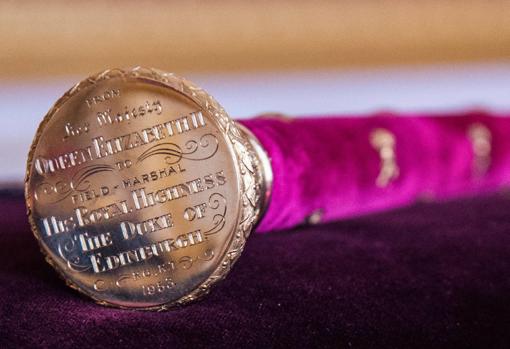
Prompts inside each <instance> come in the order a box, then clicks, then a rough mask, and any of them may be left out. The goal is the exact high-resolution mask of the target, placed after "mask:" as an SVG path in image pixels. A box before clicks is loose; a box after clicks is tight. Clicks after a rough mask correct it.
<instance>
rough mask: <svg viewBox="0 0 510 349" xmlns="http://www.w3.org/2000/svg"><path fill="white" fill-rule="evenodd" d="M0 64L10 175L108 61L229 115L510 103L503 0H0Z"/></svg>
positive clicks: (2, 164) (505, 106)
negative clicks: (62, 104)
mask: <svg viewBox="0 0 510 349" xmlns="http://www.w3.org/2000/svg"><path fill="white" fill-rule="evenodd" d="M0 63H1V64H0V103H1V106H2V111H3V112H2V114H1V119H0V121H1V124H0V183H1V184H2V185H3V186H7V185H12V184H13V183H15V184H20V183H21V182H22V179H23V175H24V170H25V169H24V167H25V161H26V154H27V152H28V147H29V145H30V142H31V140H32V137H33V135H34V132H35V129H36V127H37V125H38V123H39V121H40V120H41V119H42V117H43V116H44V114H45V113H46V112H47V111H48V109H49V108H50V107H51V105H52V104H53V102H54V101H55V100H56V99H57V98H58V97H60V95H62V94H63V93H64V92H65V91H66V90H67V89H68V88H70V87H71V86H72V85H73V84H74V83H76V82H78V81H79V80H82V79H83V78H84V77H86V76H88V75H90V74H92V73H96V72H98V71H101V70H104V69H106V68H113V67H129V66H134V65H143V66H152V67H155V68H159V69H162V70H166V71H172V72H175V73H177V74H178V75H181V76H186V77H188V78H189V79H191V80H193V81H195V82H196V83H197V84H199V85H201V86H203V87H204V88H206V89H207V90H208V91H209V92H210V93H211V94H212V95H214V96H215V97H216V98H217V99H218V100H219V101H220V102H221V103H222V104H223V106H224V107H225V108H226V109H227V111H228V112H229V113H230V114H231V116H233V117H238V118H241V117H250V116H254V115H256V114H259V113H263V112H273V111H274V112H282V113H285V114H291V115H319V114H365V113H369V112H373V111H377V110H381V109H392V110H397V111H402V112H412V111H427V112H428V111H431V112H440V111H451V110H465V109H472V108H486V109H491V110H499V111H510V1H502V0H494V1H483V0H468V1H456V0H449V1H433V0H424V1H403V0H385V1H370V0H363V1H356V0H344V1H325V0H318V1H313V2H312V1H299V0H294V1H290V0H286V1H232V0H228V1H219V0H214V1H182V2H181V1H179V2H178V1H142V0H138V1H122V2H120V1H111V0H110V1H87V2H77V1H72V2H69V1H44V2H43V1H23V2H21V1H12V2H11V1H3V2H0ZM509 115H510V114H509Z"/></svg>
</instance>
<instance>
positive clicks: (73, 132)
mask: <svg viewBox="0 0 510 349" xmlns="http://www.w3.org/2000/svg"><path fill="white" fill-rule="evenodd" d="M257 144H258V143H257V141H256V140H255V139H254V138H253V136H252V135H250V134H249V133H248V132H246V131H240V129H239V128H238V126H237V124H236V123H235V122H234V121H232V120H231V119H230V118H229V116H228V115H227V113H226V112H225V111H224V109H223V108H222V107H221V106H220V105H219V104H218V103H217V102H216V101H215V100H214V99H213V98H212V97H211V96H210V95H208V94H207V93H206V92H205V91H203V90H202V89H200V88H198V87H196V86H195V85H193V84H192V83H190V82H189V81H186V80H184V79H181V78H178V77H176V76H174V75H173V74H168V73H164V72H161V71H157V70H154V69H144V68H139V67H137V68H134V69H131V70H118V69H115V70H107V71H104V72H102V73H100V74H97V75H95V76H92V77H90V78H88V79H86V80H84V81H82V82H81V83H79V84H77V85H76V86H74V87H73V88H71V89H70V90H69V91H68V92H67V93H66V94H65V95H64V96H63V97H62V98H61V99H60V100H59V101H57V103H56V104H55V106H54V107H53V108H52V109H51V110H50V111H49V112H48V114H47V115H46V117H45V118H44V120H43V121H42V123H41V125H40V126H39V129H38V131H37V134H36V136H35V139H34V142H33V144H32V147H31V149H30V153H29V157H28V164H27V177H26V183H25V196H26V201H27V207H28V215H29V220H30V224H31V227H32V230H33V233H34V235H35V237H36V238H37V240H38V241H39V243H40V246H41V250H42V251H43V253H44V254H45V256H46V259H47V261H48V262H49V263H50V264H51V265H52V266H53V267H54V268H55V269H56V270H57V271H58V272H59V273H60V274H61V275H62V276H63V277H64V278H65V280H66V281H67V283H68V284H69V285H70V286H71V287H73V288H75V289H77V290H79V291H81V292H83V293H85V294H87V295H88V296H90V297H92V298H93V299H95V300H96V301H97V302H99V303H101V304H104V305H111V306H117V307H123V308H138V309H154V310H165V309H167V308H169V307H172V306H174V305H180V304H184V303H187V302H189V301H192V300H194V299H196V298H197V297H200V296H201V295H203V294H205V293H207V292H208V291H209V289H210V287H211V285H212V284H214V283H215V282H216V281H218V280H220V279H222V278H223V277H224V276H225V275H226V274H227V273H228V271H229V270H230V268H231V266H232V264H233V263H234V262H235V260H236V259H237V258H238V257H239V255H240V253H241V252H242V250H243V247H244V244H245V241H246V238H247V237H248V235H249V234H250V232H251V230H252V229H253V227H254V225H255V224H256V222H257V220H258V219H259V218H260V215H261V211H262V210H263V208H264V206H265V205H267V201H268V199H269V198H268V195H269V193H270V186H271V185H270V184H271V172H270V171H271V170H270V165H269V162H268V159H266V158H265V154H264V152H263V151H262V149H261V148H260V149H256V148H257ZM265 177H267V179H268V180H267V181H266V179H265Z"/></svg>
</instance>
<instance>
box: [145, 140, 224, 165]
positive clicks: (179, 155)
mask: <svg viewBox="0 0 510 349" xmlns="http://www.w3.org/2000/svg"><path fill="white" fill-rule="evenodd" d="M184 147H185V148H186V150H183V149H182V148H181V147H180V146H179V145H177V144H175V143H171V142H166V143H159V144H156V145H154V146H152V147H150V148H149V149H147V150H146V151H144V152H143V153H142V154H140V156H138V159H137V162H142V161H144V160H146V159H148V158H150V157H152V156H156V155H165V162H166V163H167V164H168V165H174V164H176V163H178V162H180V161H181V160H182V159H186V160H191V161H202V160H207V159H210V158H212V157H213V156H214V155H215V154H216V152H217V151H218V147H219V144H218V139H217V138H216V136H214V135H212V134H210V133H208V134H205V135H203V136H202V137H200V141H198V142H197V141H195V140H189V141H187V142H186V144H185V145H184ZM200 148H202V149H205V150H206V154H201V153H200V152H197V150H198V149H200Z"/></svg>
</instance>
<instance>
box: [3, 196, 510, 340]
mask: <svg viewBox="0 0 510 349" xmlns="http://www.w3.org/2000/svg"><path fill="white" fill-rule="evenodd" d="M509 209H510V197H509V196H508V195H505V194H498V195H493V196H490V197H478V198H473V199H464V200H457V201H452V202H449V203H442V204H437V203H436V204H432V203H419V204H415V205H413V206H411V207H408V208H404V209H399V210H397V211H392V212H388V213H382V214H377V215H370V216H365V217H361V218H356V219H351V220H344V221H340V222H337V223H330V224H327V225H317V226H310V227H298V228H296V229H294V230H292V231H284V232H274V233H272V234H264V235H260V234H254V235H253V236H252V237H251V238H250V239H249V241H248V244H247V247H246V251H245V252H244V254H243V256H242V257H241V258H240V260H239V262H238V263H237V265H236V266H235V267H234V269H233V270H232V272H231V274H230V275H229V277H228V278H227V279H226V280H225V281H223V282H221V283H220V284H219V285H218V286H217V287H215V288H214V289H213V291H212V293H211V294H210V295H208V296H206V298H204V299H203V300H201V301H199V302H198V303H194V304H191V305H189V306H186V307H184V308H181V309H177V310H174V311H169V312H166V313H156V312H139V311H126V310H118V309H111V308H105V307H102V306H99V305H96V304H95V303H93V302H92V301H91V300H89V299H88V298H85V297H83V296H81V295H79V294H78V293H77V292H76V291H73V290H72V289H70V288H68V287H66V286H65V284H64V282H63V281H62V280H60V279H59V278H58V277H57V275H56V273H55V272H54V271H53V270H52V269H51V267H50V266H49V265H48V264H46V263H45V261H44V258H43V257H42V255H41V253H40V252H39V250H38V246H37V243H36V241H35V239H34V238H33V236H32V233H31V232H30V230H29V227H28V224H27V219H26V218H25V206H24V203H23V198H22V196H21V193H20V192H14V193H13V192H4V193H3V194H2V195H1V196H0V219H1V234H0V257H1V262H0V324H1V325H0V347H2V348H4V347H20V346H21V347H30V348H33V347H52V348H57V347H58V348H79V347H90V346H92V347H96V346H103V347H119V346H120V347H132V348H145V347H147V348H157V347H164V348H180V347H184V348H186V347H189V348H198V347H237V348H250V347H251V348H267V347H295V348H305V347H332V348H351V347H352V348H484V349H485V348H508V347H509V345H510V258H509V257H510V215H509Z"/></svg>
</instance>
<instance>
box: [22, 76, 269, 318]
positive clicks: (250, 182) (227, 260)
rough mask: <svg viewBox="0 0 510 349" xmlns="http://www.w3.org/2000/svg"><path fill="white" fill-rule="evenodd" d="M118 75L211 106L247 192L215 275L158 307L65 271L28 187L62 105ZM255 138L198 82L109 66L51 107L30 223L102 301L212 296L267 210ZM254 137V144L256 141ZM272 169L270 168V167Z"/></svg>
mask: <svg viewBox="0 0 510 349" xmlns="http://www.w3.org/2000/svg"><path fill="white" fill-rule="evenodd" d="M112 78H131V79H132V78H136V79H142V80H149V81H155V82H158V83H161V84H163V85H164V86H167V87H169V88H172V89H174V90H176V91H178V92H180V93H182V94H184V95H185V96H187V97H188V98H190V99H192V100H193V101H194V102H195V103H197V104H198V105H199V106H200V107H201V108H203V109H204V110H207V111H208V112H209V113H210V115H211V116H212V117H213V118H214V119H215V120H216V121H217V126H218V128H219V130H220V131H221V132H222V133H223V134H224V135H225V136H226V138H227V140H229V141H230V143H231V146H232V149H233V150H234V152H233V153H234V155H235V157H236V159H235V160H236V162H237V164H238V170H239V173H238V175H239V176H238V179H239V180H240V183H239V184H240V188H241V191H240V193H239V195H240V198H241V207H240V213H239V216H238V219H237V227H236V229H235V232H234V236H233V237H232V239H231V240H230V243H229V246H228V248H227V251H226V253H225V255H224V256H223V259H222V260H221V262H220V264H219V265H218V267H217V268H216V269H215V270H214V271H213V272H212V274H211V275H210V276H209V277H208V278H207V280H205V281H204V282H203V283H202V284H200V285H198V286H197V287H196V288H195V289H194V290H193V291H191V292H190V293H189V294H188V295H186V296H183V297H181V298H179V299H177V300H175V301H172V302H168V303H165V304H162V305H157V306H152V307H133V308H132V307H126V306H121V305H117V304H114V303H110V302H107V301H104V300H101V299H98V298H96V297H95V296H94V295H92V294H89V293H87V291H86V290H83V289H81V288H80V287H79V286H78V285H77V284H75V283H74V282H73V281H71V280H70V279H68V278H67V277H66V273H65V272H64V270H61V269H60V268H59V267H58V265H57V264H56V263H54V262H53V260H52V258H51V257H50V256H49V255H48V254H47V253H46V251H45V250H44V247H43V242H42V241H41V239H40V237H39V232H38V229H37V225H36V223H35V221H34V218H33V215H32V208H31V206H30V202H31V196H30V192H29V188H28V182H29V178H30V174H31V168H32V161H33V155H34V152H35V148H36V146H37V144H38V142H39V138H40V137H41V134H42V132H43V130H44V128H45V127H46V125H47V123H48V122H49V121H50V120H51V118H52V117H53V115H54V114H55V113H56V112H57V111H58V110H59V109H60V107H61V106H62V105H63V104H64V103H66V101H67V100H68V99H69V98H71V97H72V96H74V95H75V94H76V93H78V91H80V90H82V89H84V88H87V87H90V86H92V85H95V84H97V83H98V82H101V81H104V80H108V79H112ZM249 137H250V136H249V135H248V134H247V133H245V132H242V131H241V130H240V129H239V128H238V125H237V124H236V122H235V121H234V120H232V119H231V118H230V117H229V116H228V114H227V112H226V111H225V110H224V109H223V107H222V106H221V105H220V104H219V103H218V102H217V101H216V100H215V99H214V98H213V97H212V96H211V95H209V94H208V93H207V92H206V91H204V90H203V89H202V88H200V87H198V86H196V85H195V84H193V83H192V82H190V81H188V80H186V79H183V78H180V77H178V76H176V75H174V74H172V73H166V72H163V71H160V70H157V69H153V68H143V67H134V68H131V69H125V70H124V69H111V70H105V71H103V72H101V73H98V74H96V75H93V76H91V77H89V78H87V79H85V80H83V81H81V82H79V83H78V84H76V85H75V86H73V87H72V88H71V89H69V90H68V91H67V92H66V93H65V94H64V95H63V96H62V97H61V98H60V99H59V100H58V101H57V102H56V103H55V104H54V105H53V107H52V108H51V109H50V110H49V111H48V113H47V114H46V116H45V117H44V118H43V120H42V122H41V123H40V124H39V127H38V129H37V132H36V134H35V137H34V140H33V142H32V145H31V147H30V150H29V153H28V161H27V168H26V176H25V200H26V203H27V215H28V219H29V222H30V227H31V230H32V233H33V234H34V236H35V238H36V239H37V241H38V242H39V246H40V249H41V251H42V253H43V254H44V255H45V258H46V261H47V262H48V263H49V264H50V265H51V266H52V267H53V268H54V269H55V270H57V272H58V273H59V274H60V276H61V277H62V278H63V279H64V280H65V281H66V283H67V285H68V286H70V287H72V288H74V289H76V290H77V291H79V292H81V293H83V294H85V295H87V296H89V297H91V298H92V299H94V301H95V302H96V303H98V304H101V305H105V306H111V307H116V308H123V309H137V310H156V311H163V310H168V309H170V308H172V307H176V306H180V305H183V304H186V303H189V302H191V301H194V300H196V299H198V298H200V297H202V296H204V295H205V294H207V293H208V292H209V291H210V289H211V287H212V286H213V285H214V284H215V283H216V282H218V281H220V280H222V279H223V278H225V276H226V275H227V274H228V272H229V271H230V269H231V268H232V266H233V264H234V263H235V262H236V261H237V259H238V258H239V256H240V255H241V253H242V251H243V249H244V245H245V243H246V239H247V238H248V236H249V235H250V233H251V231H252V230H253V228H254V226H255V224H256V223H257V222H258V220H259V219H260V216H261V213H262V208H263V206H264V204H265V203H264V201H266V200H265V195H266V193H265V192H266V191H267V190H268V188H269V187H270V184H271V183H270V182H271V180H270V178H268V179H269V181H268V183H266V182H265V178H264V174H265V173H264V168H263V163H266V162H267V159H265V160H264V159H261V156H264V155H263V154H261V153H260V152H257V151H256V150H255V149H254V147H253V145H252V143H251V142H253V141H254V140H251V139H250V138H249ZM250 141H251V142H250ZM266 173H267V170H266Z"/></svg>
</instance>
